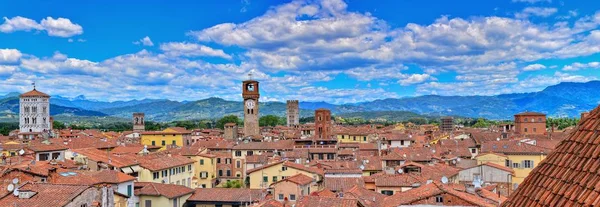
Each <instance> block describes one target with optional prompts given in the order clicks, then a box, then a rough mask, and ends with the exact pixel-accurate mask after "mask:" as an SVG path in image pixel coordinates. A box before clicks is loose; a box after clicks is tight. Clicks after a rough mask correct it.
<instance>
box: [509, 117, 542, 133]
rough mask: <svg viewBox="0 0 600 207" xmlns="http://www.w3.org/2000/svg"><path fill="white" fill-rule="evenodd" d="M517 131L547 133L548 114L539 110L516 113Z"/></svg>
mask: <svg viewBox="0 0 600 207" xmlns="http://www.w3.org/2000/svg"><path fill="white" fill-rule="evenodd" d="M515 132H516V133H520V134H545V133H546V114H542V113H537V112H523V113H519V114H515Z"/></svg>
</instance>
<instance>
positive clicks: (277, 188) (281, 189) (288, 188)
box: [272, 181, 316, 204]
mask: <svg viewBox="0 0 600 207" xmlns="http://www.w3.org/2000/svg"><path fill="white" fill-rule="evenodd" d="M272 187H273V198H274V199H275V200H277V201H283V200H279V194H283V197H284V198H288V202H289V203H292V204H293V203H296V201H298V200H300V199H302V196H305V195H309V194H310V191H314V190H313V189H312V188H310V187H309V185H307V186H299V185H297V184H295V183H292V182H288V181H283V182H279V183H276V184H274V185H273V186H272ZM315 190H316V189H315ZM292 194H293V195H296V199H295V200H291V196H290V195H292Z"/></svg>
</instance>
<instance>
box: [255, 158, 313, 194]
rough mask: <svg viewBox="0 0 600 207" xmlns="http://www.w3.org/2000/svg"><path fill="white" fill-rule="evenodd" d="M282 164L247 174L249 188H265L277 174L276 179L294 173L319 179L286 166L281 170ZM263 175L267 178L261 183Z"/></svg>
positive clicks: (311, 174)
mask: <svg viewBox="0 0 600 207" xmlns="http://www.w3.org/2000/svg"><path fill="white" fill-rule="evenodd" d="M282 166H283V163H281V164H278V165H274V166H271V167H268V168H266V169H262V170H258V171H255V172H252V173H250V174H248V177H250V189H265V188H267V187H269V186H270V185H271V184H273V176H277V181H279V180H282V179H283V178H282V177H283V176H285V177H291V176H294V175H296V174H304V175H306V176H308V177H311V178H317V179H321V178H320V176H318V175H316V174H313V173H310V172H306V171H302V170H297V169H294V168H291V167H288V168H287V170H286V171H281V167H282ZM263 176H267V178H268V179H267V182H266V183H263ZM317 181H319V180H317ZM311 189H312V188H311Z"/></svg>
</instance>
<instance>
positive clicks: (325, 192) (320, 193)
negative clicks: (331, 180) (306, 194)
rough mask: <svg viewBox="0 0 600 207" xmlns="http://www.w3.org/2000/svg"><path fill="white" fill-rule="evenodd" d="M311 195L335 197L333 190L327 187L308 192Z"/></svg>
mask: <svg viewBox="0 0 600 207" xmlns="http://www.w3.org/2000/svg"><path fill="white" fill-rule="evenodd" d="M310 195H311V196H318V197H330V198H335V197H336V196H337V195H336V194H335V193H334V192H331V191H330V190H329V189H327V188H325V189H323V190H320V191H315V192H312V193H310Z"/></svg>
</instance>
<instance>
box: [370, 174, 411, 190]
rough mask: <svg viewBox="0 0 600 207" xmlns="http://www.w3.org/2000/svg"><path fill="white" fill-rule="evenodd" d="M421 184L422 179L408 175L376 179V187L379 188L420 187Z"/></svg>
mask: <svg viewBox="0 0 600 207" xmlns="http://www.w3.org/2000/svg"><path fill="white" fill-rule="evenodd" d="M421 183H422V181H421V179H418V178H417V177H416V176H414V175H410V174H406V173H405V174H398V175H387V176H379V177H377V178H375V186H378V187H418V186H421Z"/></svg>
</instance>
